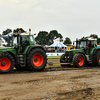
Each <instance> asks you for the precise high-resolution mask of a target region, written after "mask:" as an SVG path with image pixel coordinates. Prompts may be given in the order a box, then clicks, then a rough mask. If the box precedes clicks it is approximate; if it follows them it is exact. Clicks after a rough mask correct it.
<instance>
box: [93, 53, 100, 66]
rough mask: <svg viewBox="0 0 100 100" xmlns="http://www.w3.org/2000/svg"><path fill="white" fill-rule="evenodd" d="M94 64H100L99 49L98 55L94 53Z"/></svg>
mask: <svg viewBox="0 0 100 100" xmlns="http://www.w3.org/2000/svg"><path fill="white" fill-rule="evenodd" d="M93 65H94V66H100V51H97V53H96V55H94V57H93Z"/></svg>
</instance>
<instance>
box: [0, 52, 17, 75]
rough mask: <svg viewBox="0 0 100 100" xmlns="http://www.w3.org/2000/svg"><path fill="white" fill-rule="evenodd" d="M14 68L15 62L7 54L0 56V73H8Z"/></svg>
mask: <svg viewBox="0 0 100 100" xmlns="http://www.w3.org/2000/svg"><path fill="white" fill-rule="evenodd" d="M14 66H15V60H14V58H13V57H12V56H11V55H10V54H9V53H2V54H0V73H8V72H10V71H12V70H13V67H14Z"/></svg>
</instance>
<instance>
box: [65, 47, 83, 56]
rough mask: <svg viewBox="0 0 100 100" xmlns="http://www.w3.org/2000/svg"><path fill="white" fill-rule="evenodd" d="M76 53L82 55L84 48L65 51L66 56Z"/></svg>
mask: <svg viewBox="0 0 100 100" xmlns="http://www.w3.org/2000/svg"><path fill="white" fill-rule="evenodd" d="M78 52H82V53H84V48H81V49H71V50H67V51H65V54H68V55H70V54H71V55H73V56H74V55H75V54H76V53H78Z"/></svg>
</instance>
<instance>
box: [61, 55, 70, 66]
mask: <svg viewBox="0 0 100 100" xmlns="http://www.w3.org/2000/svg"><path fill="white" fill-rule="evenodd" d="M66 60H67V57H66V55H65V54H63V55H62V56H61V57H60V63H64V62H66ZM66 63H67V62H66ZM61 66H62V67H67V66H70V65H66V64H61Z"/></svg>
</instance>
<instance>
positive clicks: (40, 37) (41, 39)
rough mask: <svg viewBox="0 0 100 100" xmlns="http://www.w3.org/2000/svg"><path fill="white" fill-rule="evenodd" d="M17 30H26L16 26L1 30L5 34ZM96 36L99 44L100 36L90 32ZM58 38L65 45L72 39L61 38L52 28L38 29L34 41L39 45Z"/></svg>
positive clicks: (51, 42) (70, 42)
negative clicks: (48, 30)
mask: <svg viewBox="0 0 100 100" xmlns="http://www.w3.org/2000/svg"><path fill="white" fill-rule="evenodd" d="M19 30H21V32H26V31H25V30H24V29H23V28H17V29H14V30H13V31H12V30H11V29H9V28H8V29H6V30H5V31H3V32H2V35H6V34H8V33H10V32H13V33H16V32H18V31H19ZM94 36H95V38H97V43H98V44H100V38H99V37H98V35H96V34H91V35H90V37H94ZM56 38H59V39H60V42H63V44H65V45H67V44H72V41H71V39H70V38H69V37H66V38H65V39H64V40H63V36H62V34H61V33H59V32H58V31H57V30H52V31H50V32H47V31H39V33H38V34H37V36H36V37H35V41H36V43H37V44H40V45H51V44H53V40H54V39H56Z"/></svg>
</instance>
